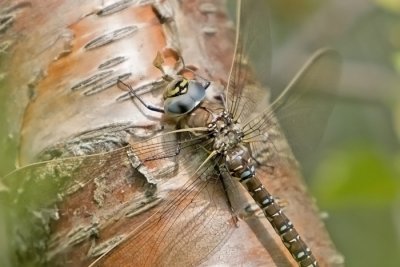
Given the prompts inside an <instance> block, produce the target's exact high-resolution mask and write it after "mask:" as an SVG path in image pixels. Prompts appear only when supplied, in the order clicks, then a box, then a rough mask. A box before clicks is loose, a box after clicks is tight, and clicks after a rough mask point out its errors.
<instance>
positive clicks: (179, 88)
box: [164, 79, 189, 98]
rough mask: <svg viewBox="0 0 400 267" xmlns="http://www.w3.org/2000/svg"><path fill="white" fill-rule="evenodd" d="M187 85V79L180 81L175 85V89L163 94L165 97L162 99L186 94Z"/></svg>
mask: <svg viewBox="0 0 400 267" xmlns="http://www.w3.org/2000/svg"><path fill="white" fill-rule="evenodd" d="M188 84H189V81H188V79H182V81H180V82H179V83H177V84H176V86H175V87H171V88H169V89H168V90H167V91H166V92H165V96H166V97H164V98H169V97H174V96H178V95H183V94H186V93H187V92H188V88H189V86H188Z"/></svg>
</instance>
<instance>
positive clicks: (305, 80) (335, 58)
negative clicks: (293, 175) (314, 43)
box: [244, 49, 341, 159]
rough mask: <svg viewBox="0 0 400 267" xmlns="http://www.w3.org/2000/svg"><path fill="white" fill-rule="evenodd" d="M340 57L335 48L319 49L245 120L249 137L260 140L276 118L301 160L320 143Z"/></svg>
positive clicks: (337, 73) (337, 76)
mask: <svg viewBox="0 0 400 267" xmlns="http://www.w3.org/2000/svg"><path fill="white" fill-rule="evenodd" d="M340 66H341V59H340V56H339V55H338V53H337V52H336V51H334V50H332V49H322V50H319V51H317V52H316V53H315V54H314V55H313V56H311V58H310V59H309V60H308V61H307V62H306V63H305V64H304V65H303V67H302V68H301V69H300V70H299V72H298V73H297V74H296V75H295V77H294V78H293V79H292V81H291V82H290V83H289V85H288V86H287V87H286V88H285V89H284V90H283V91H282V93H281V94H280V95H279V96H278V97H277V98H276V99H275V100H274V101H273V102H272V104H271V105H270V106H268V107H266V108H265V110H264V111H263V112H262V114H261V115H259V116H257V117H253V118H251V119H250V120H248V121H247V123H245V126H244V129H245V134H246V139H247V140H248V141H249V142H251V141H256V140H257V141H259V140H260V139H259V138H260V137H261V136H263V135H264V134H265V133H268V131H269V130H271V129H273V128H274V127H275V128H276V127H277V120H276V119H275V117H274V116H275V115H276V117H277V119H278V121H279V125H280V126H281V129H282V130H283V132H284V134H285V136H286V138H287V140H288V141H289V144H290V146H291V148H292V150H293V151H294V153H295V155H296V157H297V158H298V159H304V158H307V157H308V156H309V155H310V154H311V153H312V151H313V150H314V149H315V147H316V146H317V145H318V144H319V141H320V139H321V137H322V134H323V132H324V130H325V126H326V124H327V121H328V118H329V115H330V113H331V111H332V108H333V105H334V101H333V99H334V96H335V94H336V90H337V85H338V82H339V77H340Z"/></svg>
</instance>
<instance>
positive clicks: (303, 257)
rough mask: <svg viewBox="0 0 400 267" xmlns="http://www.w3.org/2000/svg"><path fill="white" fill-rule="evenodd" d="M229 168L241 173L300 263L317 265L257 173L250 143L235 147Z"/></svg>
mask: <svg viewBox="0 0 400 267" xmlns="http://www.w3.org/2000/svg"><path fill="white" fill-rule="evenodd" d="M225 164H226V166H227V168H228V170H229V172H230V173H231V174H232V175H233V176H234V177H237V179H238V180H239V182H240V183H241V184H242V185H243V186H244V187H245V188H246V189H247V191H248V192H249V193H250V195H251V196H252V197H253V199H254V201H255V202H256V203H257V205H258V206H259V207H260V208H261V209H262V211H263V212H264V215H265V217H266V218H267V219H268V221H269V222H270V223H271V225H272V227H273V228H274V229H275V231H276V233H277V234H278V235H279V236H280V237H281V239H282V242H283V244H284V245H285V246H286V248H287V249H288V250H289V252H290V253H291V254H292V256H293V258H294V259H295V260H296V261H297V263H298V264H299V266H300V267H317V266H318V263H317V261H316V259H315V257H314V256H313V255H312V253H311V250H310V249H309V248H308V246H307V245H306V243H304V241H303V240H302V239H301V238H300V235H299V234H298V232H297V231H296V229H295V228H294V226H293V224H292V222H291V221H290V220H289V219H288V218H287V217H286V215H285V214H284V213H283V211H282V209H281V208H280V207H279V205H278V204H277V203H276V202H275V200H274V198H273V196H272V195H271V194H270V193H269V192H268V191H267V190H266V189H265V188H264V186H263V185H262V183H261V182H260V180H259V179H258V178H257V177H256V176H255V163H254V160H253V159H252V157H251V155H250V153H249V151H248V150H247V148H246V147H244V146H241V145H238V146H237V147H235V148H233V149H231V150H230V151H229V152H228V153H227V154H226V158H225Z"/></svg>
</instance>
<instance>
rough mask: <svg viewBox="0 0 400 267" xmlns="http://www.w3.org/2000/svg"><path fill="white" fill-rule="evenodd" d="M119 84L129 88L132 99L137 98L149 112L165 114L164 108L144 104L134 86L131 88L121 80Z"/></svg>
mask: <svg viewBox="0 0 400 267" xmlns="http://www.w3.org/2000/svg"><path fill="white" fill-rule="evenodd" d="M118 84H123V85H124V86H125V87H126V88H128V90H129V93H130V95H131V97H132V98H137V99H138V100H139V101H140V103H142V105H143V106H145V107H146V108H147V109H148V110H151V111H155V112H159V113H165V111H164V109H163V108H160V107H156V106H153V105H150V104H147V103H146V102H144V100H143V99H142V98H141V97H140V96H139V95H137V94H136V92H135V90H133V88H132V86H130V85H129V84H127V83H124V82H123V81H121V80H118Z"/></svg>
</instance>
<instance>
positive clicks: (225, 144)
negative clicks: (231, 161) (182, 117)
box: [208, 111, 244, 154]
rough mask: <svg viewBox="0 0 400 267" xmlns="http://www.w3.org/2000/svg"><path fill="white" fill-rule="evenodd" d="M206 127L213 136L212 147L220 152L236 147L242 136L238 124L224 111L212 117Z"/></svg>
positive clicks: (223, 152) (224, 152)
mask: <svg viewBox="0 0 400 267" xmlns="http://www.w3.org/2000/svg"><path fill="white" fill-rule="evenodd" d="M208 129H209V131H210V132H211V133H212V135H213V136H214V144H213V149H214V150H215V151H217V152H218V153H221V154H226V153H227V151H229V150H230V149H232V148H234V147H236V146H237V145H238V144H239V143H240V142H241V141H242V138H243V136H244V134H243V132H242V129H241V127H240V124H239V123H238V122H236V121H234V120H233V118H232V116H231V115H230V114H229V113H227V112H225V111H224V112H221V113H220V114H218V115H217V116H215V117H214V119H213V120H212V122H211V123H210V124H209V125H208Z"/></svg>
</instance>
